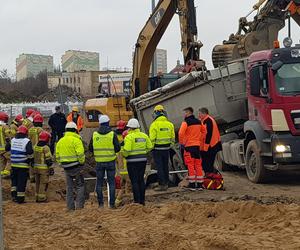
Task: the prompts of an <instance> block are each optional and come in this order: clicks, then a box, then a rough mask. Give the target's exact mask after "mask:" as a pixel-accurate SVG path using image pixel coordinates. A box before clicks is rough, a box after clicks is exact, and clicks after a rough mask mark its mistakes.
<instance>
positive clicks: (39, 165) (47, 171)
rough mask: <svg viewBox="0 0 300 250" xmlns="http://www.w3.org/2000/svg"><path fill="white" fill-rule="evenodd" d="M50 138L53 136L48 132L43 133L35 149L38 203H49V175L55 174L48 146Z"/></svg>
mask: <svg viewBox="0 0 300 250" xmlns="http://www.w3.org/2000/svg"><path fill="white" fill-rule="evenodd" d="M50 138H51V135H50V134H49V133H48V132H46V131H42V132H41V133H40V135H39V141H38V143H37V145H35V146H34V148H33V151H34V173H35V195H36V202H46V201H47V190H48V184H49V175H53V174H54V169H53V167H52V164H53V158H52V154H51V151H50V147H49V145H48V144H49V141H50Z"/></svg>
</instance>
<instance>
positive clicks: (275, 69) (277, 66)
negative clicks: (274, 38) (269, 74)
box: [272, 61, 283, 72]
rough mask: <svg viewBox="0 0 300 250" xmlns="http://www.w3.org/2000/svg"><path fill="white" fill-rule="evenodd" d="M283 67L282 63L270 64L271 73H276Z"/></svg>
mask: <svg viewBox="0 0 300 250" xmlns="http://www.w3.org/2000/svg"><path fill="white" fill-rule="evenodd" d="M282 66H283V62H282V61H277V62H276V63H273V64H272V70H273V71H275V72H276V71H278V70H279V69H280V68H281V67H282Z"/></svg>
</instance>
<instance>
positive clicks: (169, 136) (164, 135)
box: [149, 116, 175, 150]
mask: <svg viewBox="0 0 300 250" xmlns="http://www.w3.org/2000/svg"><path fill="white" fill-rule="evenodd" d="M149 137H150V140H151V142H152V143H153V144H154V148H155V149H157V150H169V149H170V146H171V144H174V142H175V131H174V125H173V124H172V123H171V122H170V121H168V119H167V118H166V117H165V116H161V117H158V118H157V119H156V120H155V121H154V122H152V124H151V126H150V130H149Z"/></svg>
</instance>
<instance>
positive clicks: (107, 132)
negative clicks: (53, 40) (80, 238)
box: [0, 105, 221, 211]
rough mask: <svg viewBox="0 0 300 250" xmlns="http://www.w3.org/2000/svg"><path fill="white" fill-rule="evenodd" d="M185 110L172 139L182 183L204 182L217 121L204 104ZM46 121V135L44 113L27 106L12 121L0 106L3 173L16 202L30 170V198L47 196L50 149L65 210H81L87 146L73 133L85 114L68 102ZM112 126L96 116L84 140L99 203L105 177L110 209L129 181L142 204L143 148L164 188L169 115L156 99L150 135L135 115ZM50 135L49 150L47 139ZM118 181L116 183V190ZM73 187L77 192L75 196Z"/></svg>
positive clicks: (217, 145) (215, 146)
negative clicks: (183, 171)
mask: <svg viewBox="0 0 300 250" xmlns="http://www.w3.org/2000/svg"><path fill="white" fill-rule="evenodd" d="M184 116H185V118H184V121H183V122H182V125H181V127H180V130H179V134H178V138H179V143H180V145H181V153H182V154H183V158H184V162H185V164H186V166H187V167H188V181H189V185H188V188H190V189H193V190H196V189H202V183H203V179H204V175H205V174H206V173H210V172H213V171H214V167H213V164H214V159H215V156H216V154H217V152H218V151H220V150H221V142H220V134H219V130H218V127H217V124H216V122H215V120H214V119H213V118H212V117H211V116H209V114H208V110H207V109H206V108H201V109H200V110H199V119H197V118H196V117H195V115H194V110H193V109H192V108H191V107H187V108H186V109H184ZM49 125H50V127H51V130H52V139H51V135H50V134H49V133H48V132H46V131H44V130H43V117H42V116H41V114H40V113H39V112H37V111H34V110H31V109H29V110H27V112H26V117H25V118H24V119H23V117H22V115H17V116H16V117H15V119H14V120H13V121H12V122H11V124H10V126H9V125H8V115H7V114H6V113H4V112H0V156H1V157H0V159H1V162H0V163H1V166H2V169H3V170H2V172H1V174H2V175H3V176H9V175H10V177H11V181H12V187H11V194H12V199H13V200H14V201H16V202H18V203H23V202H24V200H25V190H26V183H27V179H28V176H29V177H30V181H31V182H35V183H36V201H37V202H44V201H47V188H48V183H49V175H52V174H54V170H53V167H52V164H53V156H52V155H53V152H55V154H56V160H57V162H58V163H60V165H61V166H62V168H63V169H64V171H65V176H66V185H67V188H66V191H67V192H66V193H67V198H66V201H67V208H68V210H70V211H73V210H75V209H82V208H83V207H84V202H85V196H84V176H83V174H84V169H85V168H84V164H85V149H84V145H83V141H82V138H81V136H80V134H79V133H80V131H81V130H82V128H83V120H82V118H81V116H80V115H79V110H78V108H77V107H73V109H72V112H71V113H70V114H69V115H68V117H67V118H65V116H64V114H63V113H61V110H60V107H56V113H55V114H53V115H52V116H51V117H50V120H49ZM117 125H118V126H117V130H116V131H113V130H112V128H111V127H110V118H109V117H108V116H107V115H101V116H100V117H99V129H98V131H96V132H94V133H93V136H92V138H91V140H90V144H89V150H90V152H91V153H92V154H93V156H94V158H95V161H96V175H97V182H96V192H97V199H98V204H99V207H103V206H104V198H103V193H102V188H103V183H104V178H105V177H106V178H107V184H108V200H109V201H108V203H109V204H108V206H109V207H110V208H115V207H116V206H119V205H120V204H122V198H123V195H124V193H126V192H128V190H129V189H130V188H131V189H132V192H133V198H134V202H135V203H138V204H141V205H145V189H146V187H145V181H144V175H145V169H146V163H147V160H148V153H149V152H152V155H153V159H154V162H155V165H156V168H157V176H158V185H157V187H156V188H155V191H165V190H167V189H168V184H169V183H168V182H169V161H170V150H171V147H172V146H173V145H174V143H175V130H174V125H173V124H172V122H170V121H169V120H168V116H167V112H166V110H165V109H164V107H163V106H162V105H157V106H156V107H155V109H154V112H153V122H152V124H151V126H150V130H149V136H148V135H146V134H145V133H143V132H141V131H140V124H139V121H138V120H137V119H135V118H132V119H130V120H129V121H128V123H126V122H125V121H122V120H121V121H119V122H118V124H117ZM53 138H54V139H53ZM50 139H51V144H50ZM56 141H58V142H57V144H56V149H55V150H54V145H53V144H55V142H56ZM50 148H51V149H50ZM10 161H11V164H10ZM10 165H11V170H10ZM116 176H118V177H117V178H116ZM74 180H75V181H74ZM116 183H117V186H120V187H118V188H119V189H120V190H119V192H118V194H117V195H116ZM74 189H76V191H77V192H76V202H75V201H74Z"/></svg>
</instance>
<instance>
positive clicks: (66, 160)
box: [55, 122, 85, 211]
mask: <svg viewBox="0 0 300 250" xmlns="http://www.w3.org/2000/svg"><path fill="white" fill-rule="evenodd" d="M77 131H78V128H77V125H76V124H75V123H74V122H68V123H67V125H66V133H65V135H64V137H63V138H61V139H60V140H59V141H58V143H57V144H56V151H55V156H56V160H57V161H58V162H59V163H60V165H61V166H62V168H63V169H64V171H65V176H66V182H67V199H66V200H67V209H68V211H73V210H75V209H82V208H83V207H84V202H85V199H84V177H83V174H82V171H83V169H84V163H85V154H84V146H83V142H82V139H81V137H80V135H79V134H78V132H77ZM74 179H75V181H74ZM74 189H76V191H77V193H76V207H75V202H74Z"/></svg>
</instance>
